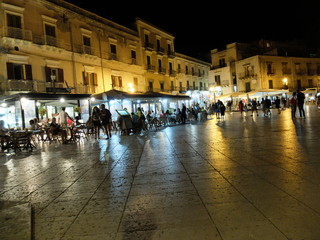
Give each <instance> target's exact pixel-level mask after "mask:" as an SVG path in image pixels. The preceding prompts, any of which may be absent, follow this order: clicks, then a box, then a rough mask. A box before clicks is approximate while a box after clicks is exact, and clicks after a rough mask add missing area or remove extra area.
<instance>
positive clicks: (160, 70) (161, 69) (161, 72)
mask: <svg viewBox="0 0 320 240" xmlns="http://www.w3.org/2000/svg"><path fill="white" fill-rule="evenodd" d="M158 72H159V74H166V72H167V70H166V69H165V68H164V67H159V69H158Z"/></svg>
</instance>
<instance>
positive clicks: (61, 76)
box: [58, 68, 64, 83]
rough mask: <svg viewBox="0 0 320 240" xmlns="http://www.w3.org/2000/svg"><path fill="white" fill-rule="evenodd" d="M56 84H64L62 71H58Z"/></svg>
mask: <svg viewBox="0 0 320 240" xmlns="http://www.w3.org/2000/svg"><path fill="white" fill-rule="evenodd" d="M58 82H62V83H63V82H64V76H63V69H61V68H59V69H58Z"/></svg>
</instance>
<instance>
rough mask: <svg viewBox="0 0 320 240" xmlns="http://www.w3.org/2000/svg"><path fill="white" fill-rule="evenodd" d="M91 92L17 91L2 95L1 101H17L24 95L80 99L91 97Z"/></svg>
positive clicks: (41, 98)
mask: <svg viewBox="0 0 320 240" xmlns="http://www.w3.org/2000/svg"><path fill="white" fill-rule="evenodd" d="M90 96H91V95H90V94H50V93H17V94H12V95H5V96H2V97H0V101H15V100H19V99H21V98H23V97H25V98H27V99H29V100H59V99H61V98H63V99H65V100H80V99H89V98H90Z"/></svg>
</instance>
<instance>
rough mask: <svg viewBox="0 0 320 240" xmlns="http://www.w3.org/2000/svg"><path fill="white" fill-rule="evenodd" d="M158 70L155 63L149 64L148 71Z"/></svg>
mask: <svg viewBox="0 0 320 240" xmlns="http://www.w3.org/2000/svg"><path fill="white" fill-rule="evenodd" d="M155 70H156V67H155V66H154V65H150V64H147V71H148V72H154V71H155Z"/></svg>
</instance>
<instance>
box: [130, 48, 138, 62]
mask: <svg viewBox="0 0 320 240" xmlns="http://www.w3.org/2000/svg"><path fill="white" fill-rule="evenodd" d="M131 61H132V64H137V52H136V51H135V50H131Z"/></svg>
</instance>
